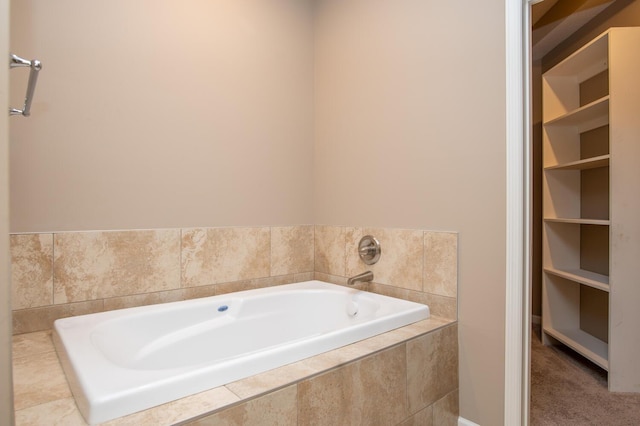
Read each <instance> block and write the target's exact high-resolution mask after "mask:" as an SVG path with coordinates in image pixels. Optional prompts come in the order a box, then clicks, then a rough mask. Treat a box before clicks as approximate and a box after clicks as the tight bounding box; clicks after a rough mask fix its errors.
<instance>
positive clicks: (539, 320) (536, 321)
mask: <svg viewBox="0 0 640 426" xmlns="http://www.w3.org/2000/svg"><path fill="white" fill-rule="evenodd" d="M531 324H542V317H541V316H540V315H531Z"/></svg>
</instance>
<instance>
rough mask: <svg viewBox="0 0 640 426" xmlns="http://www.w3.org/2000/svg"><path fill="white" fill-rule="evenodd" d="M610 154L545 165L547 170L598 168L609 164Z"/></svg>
mask: <svg viewBox="0 0 640 426" xmlns="http://www.w3.org/2000/svg"><path fill="white" fill-rule="evenodd" d="M610 159H611V156H610V155H608V154H607V155H600V156H598V157H593V158H587V159H584V160H578V161H572V162H570V163H564V164H558V165H555V166H549V167H545V168H544V169H545V170H588V169H597V168H599V167H607V166H609V160H610Z"/></svg>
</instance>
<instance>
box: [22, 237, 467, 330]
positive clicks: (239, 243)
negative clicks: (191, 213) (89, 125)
mask: <svg viewBox="0 0 640 426" xmlns="http://www.w3.org/2000/svg"><path fill="white" fill-rule="evenodd" d="M366 234H371V235H374V236H375V237H376V238H378V240H379V241H380V243H381V246H382V257H381V259H380V261H379V262H378V263H377V264H375V265H372V266H367V265H365V264H364V263H363V262H362V261H361V260H360V259H359V257H358V255H357V244H358V241H359V240H360V237H361V236H363V235H366ZM10 241H11V278H12V305H13V306H12V307H13V327H14V334H20V333H28V332H33V331H40V330H47V329H50V328H51V325H52V323H53V321H54V320H55V319H57V318H63V317H67V316H73V315H82V314H87V313H93V312H101V311H105V310H112V309H119V308H125V307H132V306H140V305H146V304H153V303H162V302H170V301H176V300H185V299H190V298H196V297H204V296H210V295H215V294H222V293H228V292H232V291H239V290H245V289H250V288H258V287H265V286H272V285H280V284H287V283H292V282H299V281H307V280H310V279H314V278H315V279H319V280H322V281H327V282H334V283H337V284H345V283H346V280H347V277H349V276H352V275H355V274H358V273H360V272H363V271H365V270H367V269H371V270H372V271H373V272H374V282H373V283H367V284H361V285H360V287H361V288H365V289H367V290H369V291H373V292H377V293H382V294H387V295H390V296H395V297H400V298H404V299H409V300H414V301H418V302H421V303H426V304H428V305H429V306H430V307H431V311H432V313H433V314H434V315H438V316H442V317H445V318H453V319H455V318H456V317H457V241H458V239H457V234H456V233H449V232H432V231H421V230H403V229H390V228H353V227H340V226H322V225H320V226H313V225H300V226H288V227H237V228H188V229H160V230H133V231H96V232H62V233H40V234H14V235H11V238H10Z"/></svg>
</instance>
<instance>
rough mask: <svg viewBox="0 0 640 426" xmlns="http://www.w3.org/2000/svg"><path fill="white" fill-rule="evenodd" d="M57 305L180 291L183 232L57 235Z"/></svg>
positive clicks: (55, 299)
mask: <svg viewBox="0 0 640 426" xmlns="http://www.w3.org/2000/svg"><path fill="white" fill-rule="evenodd" d="M54 246H55V250H54V302H55V303H57V304H59V303H68V302H77V301H84V300H93V299H103V298H107V297H116V296H125V295H130V294H140V293H150V292H154V291H163V290H169V289H172V288H179V287H180V231H179V230H171V229H169V230H152V231H117V232H74V233H62V234H55V236H54Z"/></svg>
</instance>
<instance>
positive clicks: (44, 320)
mask: <svg viewBox="0 0 640 426" xmlns="http://www.w3.org/2000/svg"><path fill="white" fill-rule="evenodd" d="M102 311H104V303H103V301H102V300H92V301H89V302H79V303H66V304H64V305H53V306H45V307H42V308H33V309H21V310H19V311H14V312H13V334H22V333H32V332H34V331H43V330H50V329H51V328H52V327H53V322H54V321H55V320H57V319H59V318H66V317H72V316H76V315H86V314H93V313H96V312H102Z"/></svg>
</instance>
